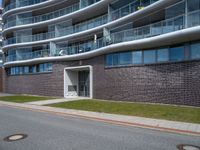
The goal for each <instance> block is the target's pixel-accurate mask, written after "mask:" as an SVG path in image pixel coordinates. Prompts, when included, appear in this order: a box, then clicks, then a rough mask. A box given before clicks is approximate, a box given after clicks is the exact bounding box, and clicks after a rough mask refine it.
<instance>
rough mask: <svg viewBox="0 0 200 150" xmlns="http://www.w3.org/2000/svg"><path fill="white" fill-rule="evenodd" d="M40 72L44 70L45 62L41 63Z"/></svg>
mask: <svg viewBox="0 0 200 150" xmlns="http://www.w3.org/2000/svg"><path fill="white" fill-rule="evenodd" d="M39 72H44V64H39Z"/></svg>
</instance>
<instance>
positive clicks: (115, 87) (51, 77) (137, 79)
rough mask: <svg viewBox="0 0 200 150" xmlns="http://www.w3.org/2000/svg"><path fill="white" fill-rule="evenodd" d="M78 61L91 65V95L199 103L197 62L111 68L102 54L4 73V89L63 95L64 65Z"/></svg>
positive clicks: (121, 98)
mask: <svg viewBox="0 0 200 150" xmlns="http://www.w3.org/2000/svg"><path fill="white" fill-rule="evenodd" d="M79 64H82V65H92V66H93V72H94V75H93V76H94V77H93V78H94V80H93V82H94V98H97V99H108V100H122V101H123V100H124V101H125V100H126V101H137V102H153V103H167V104H169V103H170V104H182V105H194V106H200V61H193V62H184V63H171V64H157V65H147V66H137V67H121V68H112V69H105V68H104V57H103V56H99V57H95V58H92V59H90V60H83V61H82V62H79V61H73V62H55V63H54V65H53V73H50V74H38V75H25V76H7V77H6V80H5V82H6V84H5V89H6V92H10V93H25V94H36V95H49V96H63V84H64V83H63V82H64V81H63V72H64V68H65V67H67V66H78V65H79Z"/></svg>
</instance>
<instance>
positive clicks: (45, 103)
mask: <svg viewBox="0 0 200 150" xmlns="http://www.w3.org/2000/svg"><path fill="white" fill-rule="evenodd" d="M81 99H85V98H82V97H78V98H65V99H64V98H63V99H52V100H42V101H34V102H28V103H26V104H31V105H39V106H42V105H50V104H56V103H62V102H69V101H76V100H81Z"/></svg>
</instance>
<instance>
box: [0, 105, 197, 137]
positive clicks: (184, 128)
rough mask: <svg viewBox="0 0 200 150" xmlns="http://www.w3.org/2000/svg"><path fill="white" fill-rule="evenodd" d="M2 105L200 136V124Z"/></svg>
mask: <svg viewBox="0 0 200 150" xmlns="http://www.w3.org/2000/svg"><path fill="white" fill-rule="evenodd" d="M0 105H5V106H10V107H15V108H22V109H30V110H34V111H43V112H48V113H52V114H58V115H61V116H73V117H77V118H84V119H89V120H96V121H101V122H108V123H113V124H120V125H127V126H137V127H142V128H150V129H155V130H163V131H168V132H175V133H182V134H190V135H198V136H200V124H192V123H183V122H176V121H167V120H159V119H150V118H143V117H134V116H124V115H114V114H107V113H97V112H88V111H80V110H71V109H61V108H53V107H47V106H37V105H30V104H18V103H10V102H0Z"/></svg>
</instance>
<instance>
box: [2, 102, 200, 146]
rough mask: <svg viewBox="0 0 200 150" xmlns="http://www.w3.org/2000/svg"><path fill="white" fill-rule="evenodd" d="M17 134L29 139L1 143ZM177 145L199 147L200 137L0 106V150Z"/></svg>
mask: <svg viewBox="0 0 200 150" xmlns="http://www.w3.org/2000/svg"><path fill="white" fill-rule="evenodd" d="M17 133H24V134H27V135H28V137H27V138H25V139H23V140H20V141H13V142H6V141H4V140H3V139H4V138H5V137H7V136H9V135H13V134H17ZM179 144H191V145H196V146H200V137H196V136H188V135H179V134H173V133H167V132H160V131H154V130H150V129H142V128H136V127H129V126H120V125H114V124H109V123H102V122H98V121H90V120H86V119H80V118H74V117H63V116H59V115H54V114H48V113H43V112H35V111H30V110H22V109H17V108H10V107H6V106H0V150H177V148H176V146H177V145H179Z"/></svg>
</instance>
